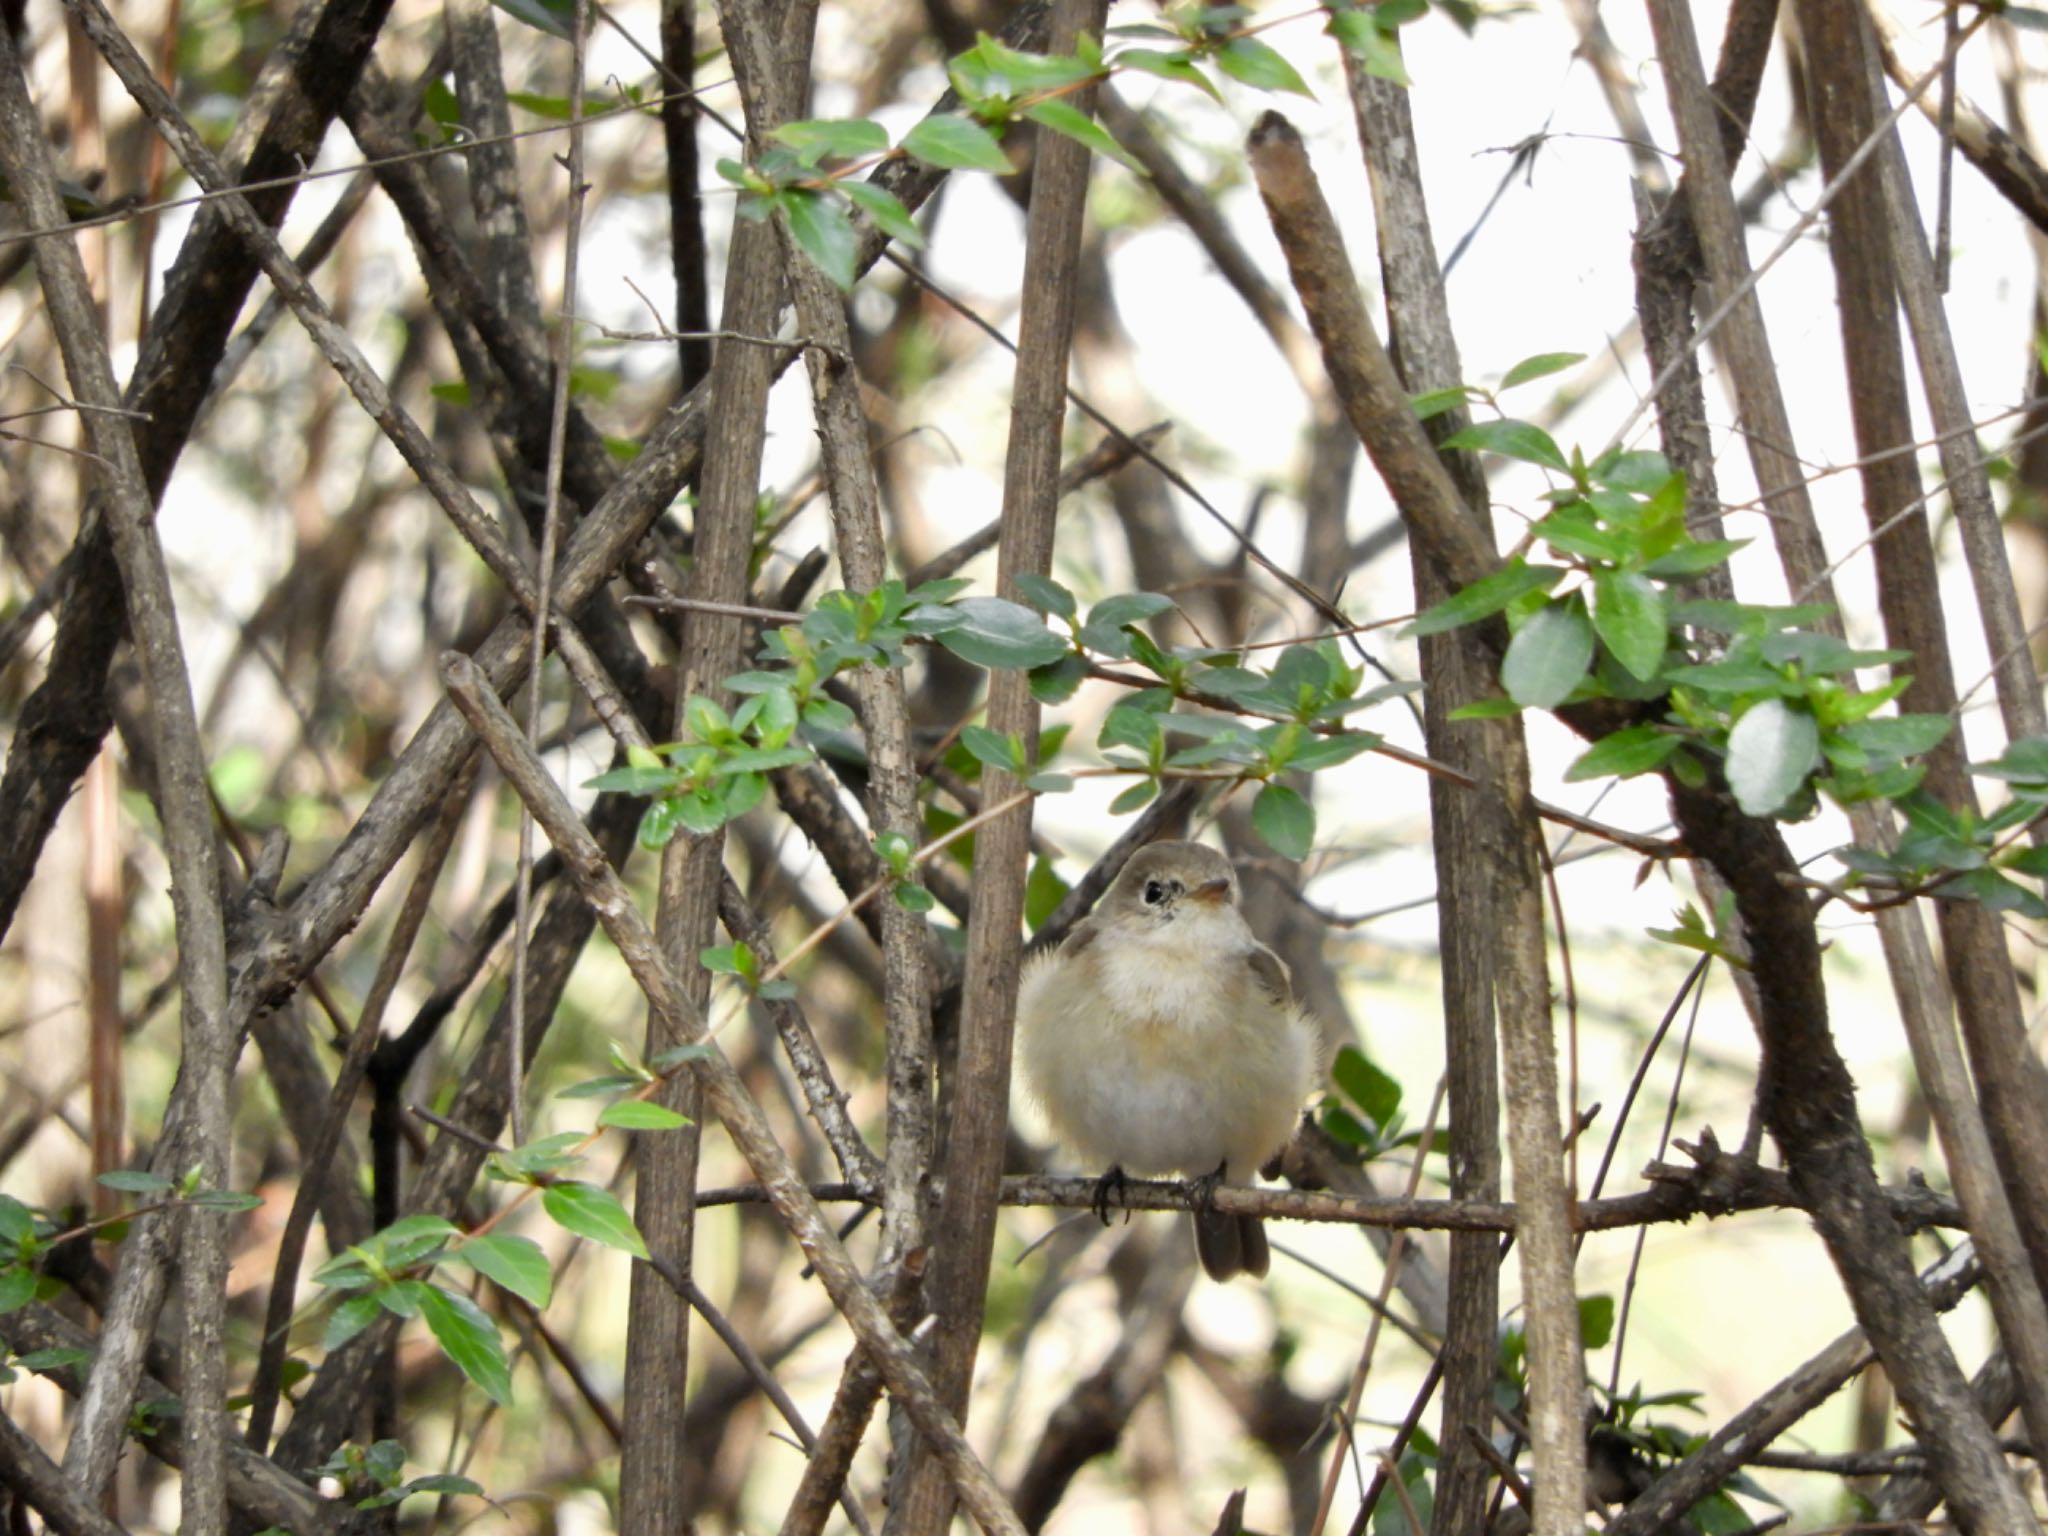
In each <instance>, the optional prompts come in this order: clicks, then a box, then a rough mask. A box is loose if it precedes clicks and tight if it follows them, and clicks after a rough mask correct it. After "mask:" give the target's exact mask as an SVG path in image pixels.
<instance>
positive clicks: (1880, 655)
mask: <svg viewBox="0 0 2048 1536" xmlns="http://www.w3.org/2000/svg"><path fill="white" fill-rule="evenodd" d="M1758 651H1759V653H1760V654H1761V655H1762V656H1763V659H1764V660H1765V661H1768V662H1770V663H1771V664H1772V665H1773V666H1779V667H1782V666H1786V665H1788V664H1790V663H1795V662H1796V663H1797V664H1798V665H1799V666H1801V667H1804V668H1805V669H1806V670H1807V671H1808V672H1809V673H1811V674H1812V675H1813V676H1815V677H1827V676H1832V675H1834V674H1836V673H1840V672H1854V671H1856V670H1857V669H1858V668H1859V667H1881V666H1890V665H1892V664H1893V663H1896V662H1901V661H1910V660H1911V659H1912V656H1913V653H1912V652H1911V651H1859V650H1857V649H1856V648H1855V647H1853V646H1851V645H1850V644H1849V643H1848V642H1847V641H1845V640H1838V639H1836V638H1835V637H1834V636H1833V635H1827V634H1822V633H1820V632H1819V631H1817V630H1805V629H1788V630H1785V631H1783V632H1782V633H1779V634H1775V635H1765V636H1764V637H1763V639H1762V640H1761V641H1760V642H1759V643H1758Z"/></svg>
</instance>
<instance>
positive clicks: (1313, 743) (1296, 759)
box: [1287, 731, 1385, 773]
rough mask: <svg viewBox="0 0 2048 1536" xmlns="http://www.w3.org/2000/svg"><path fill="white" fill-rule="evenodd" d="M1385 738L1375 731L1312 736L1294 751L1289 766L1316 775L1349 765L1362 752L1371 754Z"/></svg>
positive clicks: (1288, 761) (1288, 762)
mask: <svg viewBox="0 0 2048 1536" xmlns="http://www.w3.org/2000/svg"><path fill="white" fill-rule="evenodd" d="M1384 739H1385V738H1384V737H1382V736H1380V735H1378V734H1377V733H1375V732H1373V731H1346V732H1344V733H1343V734H1341V735H1337V736H1312V737H1310V738H1309V739H1308V740H1307V741H1304V742H1303V743H1302V744H1301V745H1300V746H1298V747H1296V748H1295V749H1294V755H1293V756H1292V757H1290V758H1289V759H1288V760H1287V766H1288V767H1290V768H1298V769H1300V770H1301V771H1302V772H1303V773H1315V772H1317V771H1319V770H1321V769H1324V768H1334V767H1336V766H1337V764H1339V763H1348V762H1350V761H1351V759H1352V758H1354V757H1356V756H1358V755H1359V754H1360V753H1361V752H1370V751H1371V750H1372V749H1373V748H1374V747H1376V746H1378V745H1379V744H1380V742H1381V741H1383V740H1384Z"/></svg>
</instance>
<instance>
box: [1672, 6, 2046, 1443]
mask: <svg viewBox="0 0 2048 1536" xmlns="http://www.w3.org/2000/svg"><path fill="white" fill-rule="evenodd" d="M1650 14H1651V21H1652V24H1653V25H1654V26H1655V27H1656V28H1657V31H1658V40H1659V41H1658V54H1659V58H1660V60H1661V61H1662V63H1663V66H1664V68H1665V71H1666V74H1667V78H1668V79H1669V81H1670V97H1671V102H1672V111H1673V115H1674V118H1675V120H1676V121H1677V123H1678V127H1679V135H1680V141H1681V143H1682V144H1683V145H1684V148H1685V153H1686V159H1687V163H1688V167H1689V169H1688V173H1687V186H1688V189H1689V192H1688V196H1689V198H1690V207H1691V211H1692V215H1693V222H1694V225H1695V227H1696V228H1697V229H1698V231H1699V235H1700V242H1701V249H1702V254H1703V256H1704V257H1705V259H1706V264H1707V270H1708V273H1709V276H1710V280H1711V283H1712V286H1713V289H1714V290H1715V291H1716V292H1717V293H1729V292H1737V291H1740V289H1741V285H1742V283H1743V274H1744V270H1745V268H1744V260H1745V258H1744V244H1743V238H1742V234H1741V230H1740V227H1739V224H1738V223H1737V221H1736V218H1735V215H1734V209H1733V205H1732V199H1731V198H1730V196H1729V192H1728V181H1727V176H1726V174H1725V171H1724V169H1723V166H1722V161H1721V143H1720V135H1719V125H1718V123H1717V122H1716V121H1715V119H1714V114H1713V108H1712V104H1711V102H1710V100H1709V99H1708V98H1707V95H1706V85H1705V81H1704V78H1703V77H1702V76H1701V73H1700V69H1699V63H1698V49H1697V44H1696V43H1695V42H1694V40H1693V37H1692V32H1691V19H1690V13H1689V10H1688V9H1687V8H1686V7H1685V6H1683V5H1681V4H1678V3H1676V0H1653V3H1652V5H1651V11H1650ZM1886 132H1887V133H1888V132H1889V130H1888V129H1887V130H1886ZM1724 307H1725V306H1724ZM1723 348H1724V353H1725V355H1726V357H1727V360H1728V364H1729V370H1730V373H1731V374H1732V376H1733V379H1734V383H1735V389H1736V395H1737V399H1738V402H1739V405H1740V410H1741V414H1742V419H1743V421H1744V423H1745V425H1746V426H1747V427H1748V429H1749V430H1748V432H1747V434H1746V437H1747V441H1748V444H1749V448H1750V456H1751V460H1752V463H1753V464H1754V467H1755V469H1756V474H1757V479H1758V483H1759V484H1763V485H1771V484H1776V485H1781V486H1784V487H1785V491H1784V493H1783V495H1782V496H1781V497H1779V498H1777V499H1776V505H1775V506H1774V511H1775V513H1776V514H1777V515H1775V516H1774V517H1773V518H1772V524H1771V526H1772V530H1773V533H1774V535H1775V536H1776V539H1777V543H1778V550H1779V556H1780V559H1781V561H1782V562H1783V564H1784V567H1785V574H1786V580H1787V582H1788V584H1789V585H1790V586H1791V588H1792V590H1794V591H1801V590H1803V589H1806V588H1808V587H1812V588H1814V592H1815V595H1816V596H1817V597H1819V598H1821V599H1822V601H1824V602H1826V601H1828V600H1829V599H1831V598H1832V596H1833V591H1832V587H1831V586H1830V584H1829V583H1828V582H1827V581H1826V579H1825V578H1824V576H1822V575H1821V574H1820V573H1821V572H1823V571H1824V570H1825V568H1826V552H1825V550H1824V549H1823V547H1822V545H1821V541H1820V535H1819V531H1818V529H1817V527H1816V525H1815V523H1814V518H1813V508H1812V503H1811V501H1810V500H1809V499H1808V497H1807V493H1806V488H1805V485H1804V483H1803V481H1804V476H1803V475H1802V474H1801V473H1800V471H1799V467H1798V464H1797V460H1796V459H1795V458H1793V456H1792V453H1791V447H1790V445H1791V443H1792V441H1793V436H1792V430H1791V424H1790V421H1789V419H1788V417H1787V414H1786V410H1785V403H1784V399H1783V397H1782V395H1781V394H1780V392H1779V390H1778V385H1777V373H1776V369H1775V365H1774V364H1773V361H1772V358H1771V352H1770V343H1769V338H1768V336H1767V334H1766V333H1765V331H1764V328H1763V323H1762V318H1761V314H1760V312H1759V311H1758V309H1757V307H1756V303H1755V299H1754V297H1753V296H1751V297H1747V298H1745V299H1744V300H1743V301H1742V302H1741V303H1740V304H1738V305H1736V306H1735V307H1734V308H1733V309H1732V310H1731V311H1730V314H1729V320H1728V324H1727V327H1726V330H1725V334H1724V337H1723ZM1878 462H1890V461H1889V460H1884V461H1878ZM1824 623H1825V624H1826V625H1827V626H1828V627H1829V628H1831V629H1832V630H1833V631H1834V632H1835V633H1839V621H1838V620H1836V619H1834V618H1833V617H1832V615H1830V617H1829V619H1827V620H1826V621H1824ZM1851 820H1852V823H1853V824H1854V826H1855V829H1856V832H1857V836H1858V840H1859V841H1861V842H1864V843H1870V844H1874V845H1875V846H1879V847H1888V846H1890V841H1891V837H1892V832H1891V827H1890V824H1889V819H1888V818H1884V817H1880V816H1878V815H1877V814H1875V812H1874V811H1873V809H1872V808H1871V807H1868V806H1865V807H1858V808H1855V809H1852V811H1851ZM1878 925H1879V933H1880V936H1881V938H1882V940H1883V942H1884V949H1885V957H1886V961H1887V963H1888V965H1889V967H1890V970H1891V976H1892V983H1893V989H1894V992H1895V994H1896V996H1897V998H1898V1000H1899V1011H1900V1019H1901V1023H1902V1025H1903V1026H1904V1028H1905V1031H1906V1037H1907V1041H1908V1044H1909V1046H1910V1047H1911V1049H1912V1052H1913V1060H1914V1065H1915V1067H1916V1069H1917V1071H1918V1073H1919V1077H1920V1082H1921V1089H1922V1092H1923V1093H1924V1094H1925V1095H1926V1097H1927V1100H1928V1106H1929V1110H1930V1113H1931V1114H1932V1117H1933V1119H1934V1123H1935V1127H1936V1130H1937V1132H1938V1134H1939V1135H1940V1137H1941V1142H1942V1149H1943V1153H1944V1155H1945V1157H1946V1159H1947V1162H1948V1164H1949V1168H1950V1172H1951V1175H1952V1177H1953V1179H1954V1181H1955V1186H1956V1192H1957V1195H1958V1197H1959V1198H1960V1199H1961V1201H1962V1204H1963V1207H1964V1209H1965V1210H1966V1211H1968V1212H1969V1213H1970V1216H1971V1226H1972V1229H1973V1231H1974V1232H1975V1233H1976V1235H1977V1240H1978V1251H1979V1253H1980V1255H1981V1256H1982V1259H1983V1262H1984V1264H1985V1267H1986V1270H1987V1271H1988V1273H1989V1275H1990V1295H1991V1298H1992V1303H1993V1307H1994V1309H1995V1310H1996V1311H1997V1313H1998V1318H1999V1326H2000V1332H2001V1334H2002V1335H2003V1336H2005V1337H2006V1338H2007V1339H2008V1341H2009V1342H2012V1343H2014V1344H2016V1345H2017V1346H2018V1347H2021V1348H2024V1349H2025V1350H2026V1351H2027V1352H2028V1357H2029V1358H2030V1359H2034V1360H2037V1361H2039V1360H2041V1359H2042V1354H2041V1351H2042V1344H2043V1342H2044V1336H2043V1333H2042V1321H2043V1320H2042V1318H2041V1310H2042V1308H2041V1298H2040V1288H2039V1286H2038V1284H2037V1283H2036V1281H2035V1277H2034V1273H2033V1272H2032V1270H2031V1269H2030V1267H2029V1265H2028V1262H2027V1255H2026V1249H2025V1247H2024V1245H2023V1240H2022V1237H2021V1233H2020V1230H2019V1228H2018V1225H2017V1223H2016V1221H2015V1218H2014V1213H2013V1209H2012V1205H2011V1203H2010V1200H2009V1197H2008V1194H2007V1189H2006V1186H2005V1184H2004V1181H2003V1180H2002V1179H2001V1178H2000V1176H1999V1173H1998V1168H1997V1163H1996V1161H1995V1159H1994V1156H1993V1152H1992V1144H1991V1141H1990V1138H1989V1136H1988V1135H1987V1132H1986V1127H1985V1124H1984V1121H1983V1118H1982V1117H1981V1116H1980V1114H1979V1112H1978V1108H1977V1104H1976V1101H1975V1099H1974V1098H1973V1097H1972V1094H1971V1090H1970V1081H1969V1076H1968V1073H1967V1072H1966V1070H1965V1068H1964V1065H1963V1060H1962V1054H1961V1052H1960V1050H1959V1049H1958V1048H1957V1045H1956V1040H1955V1034H1954V1031H1953V1029H1952V1028H1951V1027H1950V1025H1949V1022H1948V1018H1947V1007H1946V1003H1945V1000H1944V998H1943V996H1942V989H1941V986H1940V983H1939V981H1938V980H1937V978H1936V976H1935V974H1934V969H1933V958H1932V955H1931V953H1930V951H1929V948H1928V944H1927V935H1926V930H1925V928H1924V927H1923V926H1922V924H1921V921H1920V918H1919V915H1918V913H1917V912H1916V911H1913V910H1911V909H1909V908H1905V907H1896V908H1889V909H1886V910H1885V911H1882V912H1880V913H1879V914H1878ZM1982 1086H1984V1087H1985V1088H1987V1089H1990V1088H1991V1086H1992V1085H1989V1084H1985V1085H1982ZM2043 1370H2048V1362H2044V1363H2043ZM2030 1374H2032V1376H2033V1379H2034V1381H2035V1382H2036V1384H2037V1386H2039V1387H2040V1388H2041V1390H2043V1391H2044V1392H2048V1376H2044V1375H2043V1374H2042V1372H2041V1371H2036V1372H2033V1373H2030ZM2037 1406H2039V1405H2038V1403H2037Z"/></svg>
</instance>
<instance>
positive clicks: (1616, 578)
mask: <svg viewBox="0 0 2048 1536" xmlns="http://www.w3.org/2000/svg"><path fill="white" fill-rule="evenodd" d="M1667 625H1668V618H1667V615H1666V605H1665V601H1664V593H1663V590H1662V589H1661V588H1659V587H1658V586H1657V585H1656V583H1654V582H1652V581H1651V580H1650V579H1649V578H1648V577H1646V576H1637V575H1634V574H1632V573H1630V572H1627V571H1600V572H1598V573H1596V574H1595V575H1594V577H1593V627H1594V628H1595V629H1597V630H1598V631H1599V632H1600V638H1601V640H1603V641H1604V642H1606V645H1607V649H1608V650H1610V651H1612V652H1613V653H1614V659H1615V660H1616V661H1618V662H1620V663H1621V664H1622V665H1623V666H1624V667H1627V668H1628V669H1629V671H1630V672H1632V673H1634V674H1635V675H1636V676H1637V677H1639V678H1641V679H1642V680H1643V681H1644V682H1649V681H1650V680H1651V679H1652V678H1654V677H1655V676H1656V675H1657V669H1658V667H1660V666H1661V665H1663V662H1664V640H1665V634H1666V629H1667Z"/></svg>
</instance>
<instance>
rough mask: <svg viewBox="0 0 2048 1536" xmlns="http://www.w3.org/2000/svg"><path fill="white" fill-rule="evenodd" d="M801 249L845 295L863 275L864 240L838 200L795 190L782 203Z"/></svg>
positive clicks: (790, 227)
mask: <svg viewBox="0 0 2048 1536" xmlns="http://www.w3.org/2000/svg"><path fill="white" fill-rule="evenodd" d="M778 205H779V206H780V207H781V209H782V213H783V217H785V218H786V219H788V220H789V233H790V235H791V237H792V238H794V239H795V241H796V243H797V247H798V249H800V250H801V251H802V252H803V253H804V254H805V255H806V256H808V257H810V258H811V261H812V262H813V263H814V264H815V265H816V266H817V268H818V270H819V271H820V272H823V273H824V274H825V275H826V276H827V277H829V278H831V279H832V283H833V286H835V287H836V288H838V289H839V291H840V292H841V293H845V292H847V291H848V290H850V289H851V288H852V287H853V284H854V279H855V278H857V277H858V276H859V275H860V273H859V261H860V236H859V235H857V234H855V233H854V228H853V220H851V219H849V218H848V217H847V216H846V210H845V209H844V208H842V207H841V206H840V205H839V201H838V199H836V198H831V197H827V196H826V195H825V194H824V193H822V192H806V191H803V190H802V189H800V188H792V189H791V190H789V191H787V192H785V193H783V194H782V196H781V197H780V199H778Z"/></svg>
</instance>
